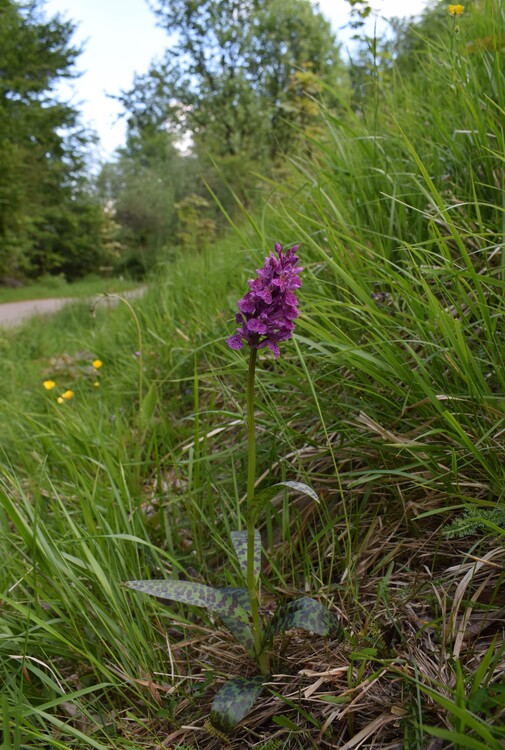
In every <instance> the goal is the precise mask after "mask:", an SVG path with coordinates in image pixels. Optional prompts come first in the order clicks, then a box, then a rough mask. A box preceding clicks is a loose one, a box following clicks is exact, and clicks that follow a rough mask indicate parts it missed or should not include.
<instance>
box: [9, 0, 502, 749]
mask: <svg viewBox="0 0 505 750" xmlns="http://www.w3.org/2000/svg"><path fill="white" fill-rule="evenodd" d="M497 8H498V5H497V4H496V3H494V4H492V3H489V4H488V7H487V11H488V12H487V15H486V16H479V15H476V14H474V15H471V14H469V15H467V16H464V17H463V19H462V20H461V21H460V26H462V27H463V23H465V24H466V27H464V28H463V32H462V33H463V34H467V35H469V38H471V39H472V38H473V39H475V38H477V39H479V38H482V39H486V38H487V36H488V35H490V34H491V35H493V38H495V39H498V38H501V36H500V35H501V34H502V33H503V25H500V24H503V21H502V19H501V18H500V17H498V15H496V11H497ZM491 11H492V12H491ZM493 13H494V14H495V15H493ZM460 41H461V44H460V46H459V47H456V52H457V54H458V59H457V60H452V61H451V60H450V59H449V55H448V49H449V48H446V49H443V50H441V51H438V50H437V49H436V44H434V45H433V47H432V48H431V52H430V54H428V55H426V57H425V61H424V65H425V67H424V69H421V70H420V72H419V75H418V76H416V78H415V80H414V81H411V80H409V81H401V80H398V79H397V80H395V81H394V82H393V83H392V84H391V85H388V84H387V83H385V84H384V85H381V86H376V88H375V89H374V91H373V92H372V97H371V101H370V107H369V109H365V111H364V112H363V115H362V116H361V117H359V118H358V117H355V116H354V115H353V114H352V113H350V112H349V113H347V114H346V115H342V114H340V115H339V117H338V118H336V117H331V116H330V117H329V119H328V125H327V128H326V129H325V131H324V132H323V133H321V134H320V136H319V137H318V138H317V140H316V142H314V143H312V144H311V150H310V154H308V155H307V157H300V158H299V160H298V161H297V162H296V164H293V165H292V166H291V167H287V169H288V170H289V179H286V180H283V181H282V183H279V184H278V185H274V186H272V185H267V186H265V192H266V193H267V197H268V200H266V201H265V204H264V205H265V208H264V210H263V212H262V213H261V215H260V214H256V215H254V216H250V217H247V218H248V220H249V221H248V228H247V229H243V230H240V231H239V234H240V236H239V237H237V238H236V239H230V240H228V241H225V242H222V243H220V244H219V245H218V246H216V247H213V248H211V249H209V251H208V252H207V253H206V254H204V255H202V256H199V257H193V258H188V259H180V260H179V261H178V262H177V263H175V264H174V265H172V266H170V268H168V269H167V273H166V275H165V276H164V280H162V281H160V283H159V284H157V285H153V287H152V288H151V290H150V292H149V293H148V295H147V296H146V297H145V299H143V300H142V301H139V302H138V303H135V311H136V316H135V315H132V311H131V309H129V308H128V306H127V305H126V304H125V305H122V306H121V309H119V310H116V311H100V310H99V311H98V313H97V317H96V319H92V318H90V317H89V316H85V314H84V312H81V311H80V310H78V309H70V310H67V311H64V312H63V313H62V314H61V315H60V316H58V317H57V318H56V319H55V321H54V325H49V324H48V323H47V322H41V323H39V324H37V325H38V328H36V329H35V331H34V330H33V327H32V328H31V330H30V331H28V330H22V331H20V332H18V333H16V335H14V336H11V335H10V334H5V337H4V338H3V339H2V341H0V346H2V348H3V357H2V365H1V380H2V395H3V399H2V400H3V411H4V426H3V435H2V437H3V455H2V459H1V460H2V464H3V480H2V483H3V487H4V493H3V495H2V496H1V505H0V543H1V547H2V549H3V550H5V557H4V560H5V563H4V566H3V567H2V570H1V572H0V591H1V592H2V600H1V603H0V607H1V609H0V615H1V616H0V653H1V658H0V681H1V682H2V683H3V685H4V688H3V692H2V704H1V708H0V710H1V711H2V712H3V719H4V723H3V725H4V727H7V726H8V727H10V728H11V729H10V731H9V732H7V731H5V730H4V743H7V744H6V747H13V748H21V747H23V746H28V747H30V746H33V747H42V746H44V747H50V748H67V747H80V748H84V747H97V748H123V747H125V748H127V747H130V748H134V747H135V748H138V747H146V748H155V747H159V746H160V745H161V743H164V746H167V747H178V746H179V747H181V748H183V747H184V748H206V749H207V748H219V747H222V744H223V743H222V739H220V738H219V737H218V736H216V735H215V734H213V733H212V731H211V730H210V729H209V728H207V729H205V728H204V722H205V718H206V716H207V714H208V710H209V705H210V701H211V700H212V696H213V694H214V692H215V689H214V688H212V687H209V683H210V681H211V679H212V678H213V677H217V679H218V680H221V679H223V678H224V677H225V676H227V675H234V674H243V673H244V669H247V670H251V669H253V667H252V665H247V664H246V665H245V664H244V656H243V652H242V651H241V649H240V648H239V647H238V646H234V645H233V643H232V642H231V640H230V637H229V636H228V635H227V633H226V631H224V630H220V629H218V630H214V629H211V628H210V627H209V622H208V620H207V619H206V618H204V617H202V615H201V612H199V611H194V612H192V613H188V610H187V608H177V607H176V606H175V605H174V606H173V607H172V608H171V609H167V608H161V607H159V606H158V605H156V604H153V603H152V601H150V600H148V599H147V598H143V597H142V596H140V595H134V594H133V593H132V592H128V591H126V590H124V589H123V588H121V586H120V583H121V581H124V580H128V579H131V578H144V577H149V576H152V577H161V576H163V575H168V576H170V577H187V576H189V577H191V578H193V579H194V580H200V581H202V582H207V583H211V584H221V585H224V584H229V583H234V582H235V583H236V580H237V578H236V576H237V571H236V570H235V569H234V567H233V565H232V564H231V563H229V562H227V556H228V554H229V548H230V543H229V531H230V530H231V529H234V528H237V527H238V526H239V525H240V523H241V513H242V507H243V494H244V490H245V450H244V433H243V428H242V426H241V420H242V417H243V406H244V404H243V401H244V381H245V374H246V362H245V359H246V358H245V357H244V356H243V355H242V354H241V353H234V352H231V351H230V350H229V349H228V348H227V347H226V345H225V344H224V338H225V337H226V335H228V334H229V333H230V331H231V330H232V329H233V322H232V318H233V313H234V308H235V304H236V299H237V297H238V296H240V295H241V294H242V293H243V291H244V289H245V279H246V278H247V277H249V276H250V275H251V274H252V272H253V269H254V268H255V267H257V266H258V264H259V263H261V260H262V257H263V255H264V251H265V248H268V247H270V246H271V245H272V243H273V241H274V240H275V239H279V240H281V241H282V242H283V243H285V244H289V243H291V242H295V241H300V242H301V243H302V250H301V253H302V257H303V263H304V265H305V267H306V270H305V272H304V286H303V287H302V293H301V308H302V315H301V318H300V320H299V321H298V326H297V335H296V338H295V340H294V341H293V342H291V343H289V344H286V345H285V347H284V348H283V353H282V358H281V360H280V361H279V362H276V363H273V362H272V361H271V359H269V358H268V356H265V357H262V358H261V361H260V372H259V373H258V389H259V394H258V436H259V437H258V450H259V455H258V464H259V466H258V476H259V477H260V478H259V485H260V487H267V486H270V485H271V484H273V483H274V482H276V481H279V480H282V479H299V480H301V481H305V482H307V483H309V484H310V485H312V486H313V487H314V488H315V489H316V490H317V492H318V494H319V496H320V498H321V502H320V503H319V504H318V503H315V502H312V501H309V500H307V499H304V498H303V497H298V496H296V495H293V494H292V493H291V494H289V495H288V494H285V493H279V494H278V495H277V496H275V497H274V498H273V500H272V501H271V502H270V503H269V504H268V506H267V507H266V508H265V510H264V514H263V521H262V527H261V530H262V537H263V543H264V548H265V556H266V559H265V564H264V567H263V575H264V601H265V606H266V607H267V608H269V607H271V603H272V601H273V600H274V598H275V597H277V596H283V597H287V598H289V597H292V596H294V595H297V594H299V593H302V592H305V593H308V594H311V595H312V596H317V597H318V598H319V599H320V601H322V602H324V603H326V604H328V606H331V607H332V608H333V609H334V611H335V612H337V613H338V614H339V616H340V618H341V621H342V623H343V625H344V627H345V630H346V637H345V639H344V641H343V643H340V642H338V641H337V640H333V639H318V638H315V637H309V636H302V634H301V633H300V632H292V633H291V634H290V635H289V636H288V637H287V638H286V639H285V641H284V642H283V643H282V644H278V645H279V652H278V657H277V659H276V661H275V663H274V667H275V673H276V674H277V675H278V676H277V678H276V681H275V685H274V686H273V689H274V691H275V692H274V693H273V694H272V695H270V696H268V695H267V696H266V697H265V698H263V699H262V700H261V701H260V702H259V703H258V704H257V706H256V707H255V709H254V710H253V712H252V713H251V715H250V717H249V718H248V719H247V720H246V721H245V723H244V726H243V727H242V728H241V729H240V730H238V731H237V732H236V733H235V735H234V736H233V738H232V739H231V746H232V747H236V748H242V747H244V746H255V747H264V748H266V747H267V746H268V747H276V748H307V747H313V746H314V747H315V746H318V747H344V746H345V743H346V742H347V743H349V744H348V745H347V746H348V747H353V746H355V744H356V743H357V742H358V741H359V739H360V738H361V740H362V745H361V746H362V747H372V745H373V746H374V747H381V746H383V747H398V748H401V747H409V748H423V747H428V746H429V742H430V738H432V736H433V734H438V735H440V736H441V737H442V744H441V745H440V746H441V747H475V748H482V749H483V748H484V747H485V748H499V747H501V746H502V745H501V743H502V742H503V737H504V726H503V725H504V722H503V689H502V687H501V680H502V678H503V666H504V656H503V642H504V632H503V607H504V606H505V602H504V601H503V594H502V590H501V589H502V586H501V584H502V579H503V570H504V568H503V566H504V560H505V555H504V551H503V530H502V527H503V517H500V508H501V507H503V506H502V502H503V497H502V496H503V465H504V463H503V459H504V443H503V434H502V433H503V426H504V419H505V401H504V387H503V386H504V383H503V378H504V375H503V373H504V371H505V370H504V368H503V359H504V348H505V347H504V344H503V340H504V336H503V289H504V284H505V263H504V260H503V259H504V255H503V247H504V244H503V243H504V239H503V226H504V225H503V216H504V214H503V196H502V188H503V153H504V152H505V148H504V147H505V144H504V140H503V137H504V136H503V126H502V123H503V113H504V112H505V81H504V76H503V72H502V71H503V67H502V66H500V64H499V59H500V57H501V54H500V53H499V52H498V51H496V50H494V49H493V45H492V43H490V42H486V44H488V46H490V49H486V48H485V49H484V51H483V52H482V53H481V54H479V56H474V55H463V54H462V53H461V55H460V52H459V50H463V49H464V43H465V42H466V39H465V38H462V39H461V40H460ZM448 44H450V40H449V42H448ZM453 54H456V53H454V52H453ZM456 63H457V64H456ZM428 92H429V98H428V96H427V94H428ZM421 124H422V126H421ZM243 248H247V250H245V251H244V250H243ZM137 324H138V327H137ZM34 333H35V335H34ZM139 336H140V339H139ZM139 352H140V353H141V356H140V357H139V356H138V353H139ZM64 355H65V356H64ZM96 357H98V358H99V359H101V360H103V362H104V366H103V367H102V368H101V369H100V373H99V380H100V387H96V386H95V385H94V382H95V381H96V380H97V374H96V373H95V372H94V371H93V368H92V367H91V364H90V363H91V361H92V360H93V359H95V358H96ZM48 377H51V378H53V379H54V380H56V382H57V387H56V388H55V389H54V390H53V391H49V392H46V391H44V389H43V388H42V385H41V384H42V381H43V380H44V379H46V378H48ZM67 388H72V389H73V390H74V391H75V397H74V399H73V400H72V401H69V402H68V403H65V404H63V405H58V404H57V403H56V399H55V394H56V395H57V393H59V392H60V390H64V389H67ZM465 509H466V511H465ZM465 512H466V513H467V514H468V520H467V521H464V522H463V527H465V526H466V528H463V530H461V528H460V530H459V532H458V529H457V528H454V527H452V526H451V525H450V524H451V522H452V521H453V520H454V519H459V521H460V522H461V519H462V518H464V513H465ZM471 517H473V518H474V520H471ZM443 529H445V533H444V532H443ZM451 529H452V535H451V533H450V532H451ZM447 530H449V535H448V534H447ZM463 532H466V534H467V535H463ZM188 618H189V619H188ZM174 619H175V620H176V622H175V623H174ZM167 633H168V636H167V635H166V634H167ZM188 726H191V727H193V729H188V728H187V727H188ZM269 741H270V745H268V742H269ZM8 743H10V744H8ZM353 743H354V744H353ZM374 743H375V744H374Z"/></svg>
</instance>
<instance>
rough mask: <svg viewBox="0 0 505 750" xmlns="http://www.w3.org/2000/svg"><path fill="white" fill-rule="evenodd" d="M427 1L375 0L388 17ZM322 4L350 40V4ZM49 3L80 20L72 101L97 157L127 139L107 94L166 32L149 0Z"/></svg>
mask: <svg viewBox="0 0 505 750" xmlns="http://www.w3.org/2000/svg"><path fill="white" fill-rule="evenodd" d="M426 4H427V0H408V2H405V0H372V5H373V7H374V9H377V11H378V13H379V15H381V16H384V17H391V16H403V15H404V14H405V12H407V13H408V15H409V16H410V15H415V14H416V13H419V12H420V11H421V10H422V9H423V7H424V6H425V5H426ZM319 6H320V8H321V10H322V12H323V13H324V15H325V16H326V17H327V18H328V19H329V20H330V21H331V24H332V27H333V30H334V31H335V33H336V35H337V38H338V39H339V41H341V42H342V43H344V44H346V42H347V41H348V39H349V36H350V32H349V31H348V30H345V29H343V28H342V27H344V26H345V25H346V23H347V21H348V12H349V4H348V3H347V2H346V1H345V0H320V2H319ZM45 8H46V12H47V14H48V15H49V16H53V15H55V14H56V13H61V14H63V15H64V16H65V17H66V18H67V19H69V20H71V21H74V22H76V23H77V24H78V28H77V31H76V34H75V36H74V43H75V44H77V45H79V46H83V48H84V51H83V53H82V55H81V56H80V57H79V59H78V63H77V67H78V69H79V71H81V72H82V75H81V77H80V78H79V79H77V80H76V81H75V82H74V83H73V84H72V93H71V97H72V103H73V104H75V105H76V106H78V108H79V109H80V110H81V111H82V113H83V118H84V121H85V123H86V124H87V125H89V126H91V127H92V128H93V129H94V130H96V131H97V133H98V135H99V137H100V142H101V145H100V149H99V152H98V154H97V156H98V157H103V158H106V157H109V156H110V155H111V154H112V152H113V150H114V149H115V148H117V147H118V146H120V145H122V144H123V143H124V138H125V122H124V119H122V118H120V117H119V115H120V113H121V111H122V109H121V106H120V104H119V103H118V102H116V101H114V100H113V99H111V98H109V97H108V96H107V95H108V94H117V93H119V91H121V89H128V88H129V87H130V85H131V83H132V80H133V76H134V74H135V73H143V72H145V71H146V70H147V68H148V66H149V63H150V61H151V60H152V59H153V58H154V57H157V56H158V57H159V56H161V54H162V52H163V50H164V49H165V47H166V41H167V36H166V34H165V32H164V31H162V30H161V29H158V28H156V26H155V19H154V14H153V13H152V12H151V11H150V10H149V7H148V5H147V2H146V0H46V4H45ZM370 28H373V26H371V27H370Z"/></svg>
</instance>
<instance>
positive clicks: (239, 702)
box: [210, 675, 267, 732]
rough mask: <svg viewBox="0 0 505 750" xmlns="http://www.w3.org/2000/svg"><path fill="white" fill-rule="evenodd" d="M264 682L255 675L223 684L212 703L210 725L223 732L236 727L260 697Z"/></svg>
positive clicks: (261, 676)
mask: <svg viewBox="0 0 505 750" xmlns="http://www.w3.org/2000/svg"><path fill="white" fill-rule="evenodd" d="M266 680H267V678H266V677H264V676H263V675H257V676H256V677H235V678H234V679H233V680H229V681H228V682H225V684H224V685H223V687H222V688H221V689H220V690H219V692H218V693H217V695H216V697H215V698H214V700H213V702H212V706H211V709H210V720H211V722H212V724H213V725H214V726H215V727H217V729H220V730H221V731H223V732H229V731H231V730H232V729H233V728H234V727H236V726H237V724H238V723H239V722H240V721H242V719H243V718H244V716H245V715H246V714H247V713H249V711H250V710H251V708H252V707H253V705H254V704H255V703H256V701H257V700H258V698H259V697H260V695H261V692H262V690H263V685H264V683H265V681H266Z"/></svg>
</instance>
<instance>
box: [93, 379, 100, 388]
mask: <svg viewBox="0 0 505 750" xmlns="http://www.w3.org/2000/svg"><path fill="white" fill-rule="evenodd" d="M93 385H94V386H95V388H100V383H99V382H98V380H95V382H94V383H93Z"/></svg>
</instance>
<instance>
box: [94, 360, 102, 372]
mask: <svg viewBox="0 0 505 750" xmlns="http://www.w3.org/2000/svg"><path fill="white" fill-rule="evenodd" d="M91 364H92V365H93V367H94V368H95V370H99V369H100V367H101V366H102V365H103V362H102V361H101V360H100V359H94V360H93V362H92V363H91Z"/></svg>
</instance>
